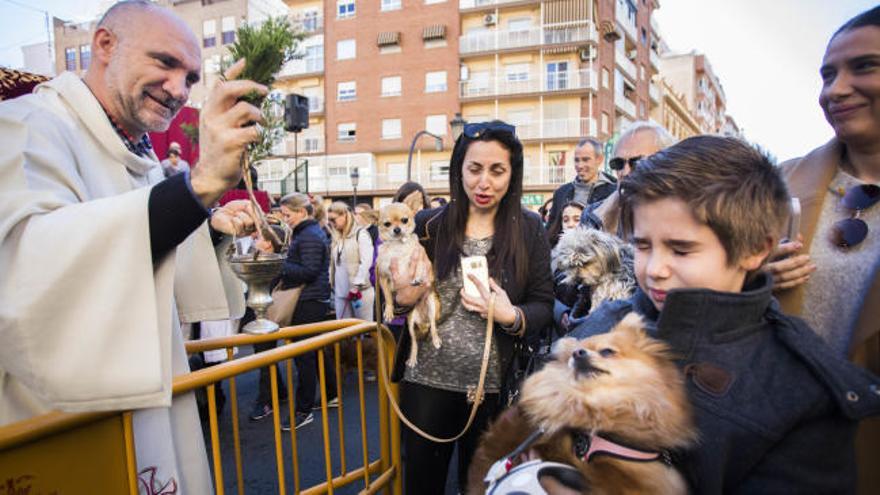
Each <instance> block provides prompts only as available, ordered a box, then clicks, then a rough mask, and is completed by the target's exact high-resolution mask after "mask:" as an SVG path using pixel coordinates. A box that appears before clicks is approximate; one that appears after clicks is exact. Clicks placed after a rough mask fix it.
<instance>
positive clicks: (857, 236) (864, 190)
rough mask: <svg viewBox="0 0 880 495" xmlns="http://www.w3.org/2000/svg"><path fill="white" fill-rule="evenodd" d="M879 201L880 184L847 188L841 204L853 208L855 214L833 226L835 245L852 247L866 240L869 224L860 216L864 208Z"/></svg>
mask: <svg viewBox="0 0 880 495" xmlns="http://www.w3.org/2000/svg"><path fill="white" fill-rule="evenodd" d="M877 201H880V186H876V185H874V184H862V185H860V186H854V187H851V188H849V189H847V190H846V194H844V195H843V199H842V200H841V204H842V205H843V207H844V208H846V209H848V210H853V214H852V216H851V217H849V218H844V219H843V220H840V221H839V222H837V223H835V224H834V225H833V226H832V228H831V237H832V240H833V241H834V244H835V245H837V246H838V247H841V248H851V247H853V246H857V245H858V244H859V243H860V242H862V241H864V240H865V237H867V236H868V224H866V223H865V221H864V220H862V219H861V218H859V216H860V215H861V213H862V210H867V209H868V208H870V207H872V206H874V205H875V204H877Z"/></svg>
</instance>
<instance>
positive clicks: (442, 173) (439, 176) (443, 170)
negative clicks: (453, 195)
mask: <svg viewBox="0 0 880 495" xmlns="http://www.w3.org/2000/svg"><path fill="white" fill-rule="evenodd" d="M431 180H432V181H435V182H440V181H445V180H449V162H448V161H445V160H432V161H431Z"/></svg>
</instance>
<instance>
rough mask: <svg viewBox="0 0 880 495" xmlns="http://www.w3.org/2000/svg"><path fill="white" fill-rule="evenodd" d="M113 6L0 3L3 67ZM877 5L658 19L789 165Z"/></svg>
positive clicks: (823, 136)
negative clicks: (828, 64) (846, 51)
mask: <svg viewBox="0 0 880 495" xmlns="http://www.w3.org/2000/svg"><path fill="white" fill-rule="evenodd" d="M370 1H378V0H370ZM409 1H412V0H409ZM448 1H453V2H454V1H457V0H448ZM109 3H112V2H108V0H77V1H61V0H0V65H4V66H11V67H20V66H21V64H22V61H21V50H20V49H19V47H20V46H21V45H26V44H31V43H36V42H39V41H42V40H45V39H46V23H45V16H44V15H43V14H42V13H41V11H44V10H48V11H49V13H50V15H54V16H56V17H60V18H62V19H68V20H77V21H84V20H89V19H93V18H94V17H96V16H97V15H98V13H99V12H100V11H101V9H102V7H103V6H106V5H108V4H109ZM874 5H875V2H874V1H871V0H660V9H659V10H657V11H656V13H655V15H656V19H657V23H658V24H659V27H660V31H661V34H662V36H663V38H664V39H665V40H666V42H667V44H669V46H670V48H672V49H673V50H675V51H678V52H685V51H691V50H697V51H698V52H701V53H704V54H706V55H707V56H708V57H709V60H710V63H711V64H712V67H713V69H714V70H715V72H716V74H718V77H719V78H720V80H721V84H722V85H723V86H724V92H725V94H726V95H727V105H728V113H729V114H730V115H732V116H733V117H734V119H736V121H737V123H739V125H740V127H741V128H742V129H744V130H745V133H746V137H747V138H748V139H750V140H752V141H755V142H757V143H759V144H761V145H762V146H764V147H766V148H767V149H769V150H770V151H771V152H772V153H773V154H774V155H776V157H777V158H779V159H780V160H784V159H786V158H791V157H794V156H800V155H803V154H804V153H806V152H807V151H809V150H810V149H812V148H814V147H816V146H818V145H819V144H822V143H824V142H825V141H826V140H828V139H829V138H830V137H831V134H832V133H831V128H830V127H829V126H828V124H827V123H826V122H825V119H824V117H823V116H822V112H821V111H820V109H819V105H818V103H817V99H818V96H819V87H820V80H819V75H818V70H819V65H820V64H821V60H822V54H823V53H824V51H825V45H826V44H827V42H828V38H829V37H830V36H831V33H833V32H834V30H835V29H837V27H838V26H840V25H841V24H842V23H843V22H844V21H846V20H847V19H849V18H850V17H852V16H854V15H855V14H858V13H859V12H861V11H863V10H867V9H868V8H870V7H873V6H874ZM50 28H51V26H50Z"/></svg>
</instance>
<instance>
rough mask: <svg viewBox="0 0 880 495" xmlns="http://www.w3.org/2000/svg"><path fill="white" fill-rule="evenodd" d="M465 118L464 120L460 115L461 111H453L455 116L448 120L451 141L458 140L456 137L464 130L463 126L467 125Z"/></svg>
mask: <svg viewBox="0 0 880 495" xmlns="http://www.w3.org/2000/svg"><path fill="white" fill-rule="evenodd" d="M467 123H468V122H467V120H464V119H463V118H462V117H461V113H459V112H455V118H454V119H452V120H450V121H449V127H451V128H452V141H453V142H455V141H458V137H459V136H461V133H462V132H464V126H466V125H467Z"/></svg>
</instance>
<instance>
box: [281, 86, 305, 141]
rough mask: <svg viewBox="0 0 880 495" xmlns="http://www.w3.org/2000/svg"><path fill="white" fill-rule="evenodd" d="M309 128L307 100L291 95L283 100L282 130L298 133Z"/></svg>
mask: <svg viewBox="0 0 880 495" xmlns="http://www.w3.org/2000/svg"><path fill="white" fill-rule="evenodd" d="M308 128H309V99H308V98H307V97H305V96H303V95H298V94H294V93H291V94H289V95H287V98H285V99H284V130H286V131H287V132H300V131H301V130H303V129H308Z"/></svg>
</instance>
